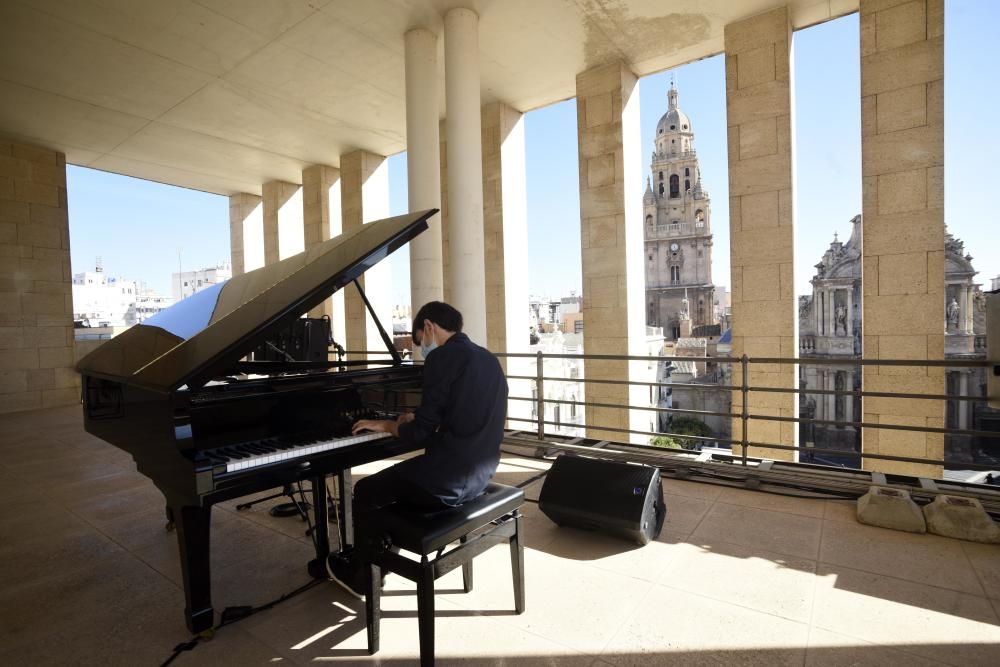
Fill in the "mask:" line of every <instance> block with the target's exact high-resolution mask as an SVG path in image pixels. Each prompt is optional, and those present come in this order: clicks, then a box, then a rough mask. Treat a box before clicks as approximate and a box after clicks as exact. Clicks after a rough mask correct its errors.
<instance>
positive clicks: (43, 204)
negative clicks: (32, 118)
mask: <svg viewBox="0 0 1000 667" xmlns="http://www.w3.org/2000/svg"><path fill="white" fill-rule="evenodd" d="M67 210H68V209H67V202H66V156H65V155H63V154H62V153H56V152H55V151H50V150H47V149H44V148H40V147H37V146H29V145H25V144H10V143H6V142H3V141H0V414H2V413H8V412H17V411H20V410H33V409H36V408H47V407H54V406H59V405H72V404H74V403H78V402H79V401H80V376H79V375H77V373H76V371H75V370H74V368H73V364H74V353H73V345H74V336H73V289H72V281H73V275H72V270H71V268H70V259H69V218H68V214H67Z"/></svg>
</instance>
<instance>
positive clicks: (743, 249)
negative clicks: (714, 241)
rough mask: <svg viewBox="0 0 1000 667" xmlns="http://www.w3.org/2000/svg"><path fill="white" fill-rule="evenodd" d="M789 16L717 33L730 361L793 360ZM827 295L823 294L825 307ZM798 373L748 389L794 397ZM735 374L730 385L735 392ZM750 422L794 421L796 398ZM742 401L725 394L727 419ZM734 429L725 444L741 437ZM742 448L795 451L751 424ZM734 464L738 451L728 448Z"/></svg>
mask: <svg viewBox="0 0 1000 667" xmlns="http://www.w3.org/2000/svg"><path fill="white" fill-rule="evenodd" d="M790 45H791V30H790V25H789V21H788V10H787V8H785V7H782V8H780V9H775V10H772V11H769V12H766V13H764V14H759V15H757V16H754V17H752V18H749V19H746V20H743V21H739V22H737V23H731V24H729V25H727V26H726V28H725V48H726V114H727V124H728V126H729V195H730V201H729V219H730V244H731V250H730V256H731V266H732V280H733V296H732V299H733V302H732V303H733V323H732V328H733V352H732V354H733V356H735V357H739V356H742V355H744V354H746V355H749V356H750V357H751V358H753V357H795V356H797V354H798V344H797V339H798V335H797V333H798V332H797V326H796V319H795V317H796V307H795V306H796V303H795V291H794V286H793V275H794V274H793V271H792V252H793V248H794V242H793V231H792V229H793V228H792V148H791V144H792V130H791V80H790V77H789V70H790V56H791V52H790ZM832 294H833V292H831V293H830V295H831V298H832ZM796 374H797V369H796V367H795V366H793V365H791V364H788V365H776V364H775V365H770V364H767V365H764V364H753V365H751V367H750V378H749V382H750V385H751V386H763V387H786V388H788V389H795V388H797V387H798V381H797V379H796ZM741 382H742V376H741V373H740V368H739V366H738V365H737V366H735V367H734V373H733V384H736V385H738V384H740V383H741ZM748 408H749V411H750V414H755V415H768V416H780V417H797V416H798V400H797V397H796V395H795V394H779V393H764V392H757V393H754V392H751V393H750V400H749V402H748ZM740 410H742V395H741V394H740V393H739V392H733V412H739V411H740ZM740 429H741V425H740V423H739V420H735V421H734V424H733V438H739V437H740ZM748 439H749V440H751V441H755V442H764V443H768V444H772V443H773V444H780V445H794V444H795V442H796V428H795V424H794V423H792V422H776V421H762V420H751V421H750V424H749V429H748ZM733 453H734V454H742V448H741V447H739V446H736V445H734V446H733ZM748 453H749V454H750V455H752V456H763V457H766V458H772V459H786V460H790V459H794V458H795V456H794V452H791V451H782V450H775V449H763V448H750V451H749V452H748Z"/></svg>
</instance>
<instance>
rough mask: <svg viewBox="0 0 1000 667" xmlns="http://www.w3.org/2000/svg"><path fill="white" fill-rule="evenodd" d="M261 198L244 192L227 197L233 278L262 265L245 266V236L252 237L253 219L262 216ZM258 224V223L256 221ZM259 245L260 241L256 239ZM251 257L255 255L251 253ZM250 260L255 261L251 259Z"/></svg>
mask: <svg viewBox="0 0 1000 667" xmlns="http://www.w3.org/2000/svg"><path fill="white" fill-rule="evenodd" d="M260 202H261V198H260V197H258V196H257V195H251V194H248V193H246V192H240V193H239V194H235V195H229V256H230V258H231V259H230V261H231V262H232V267H233V276H238V275H240V274H242V273H246V272H247V271H252V270H254V269H256V268H259V267H260V266H263V264H257V263H256V262H254V263H252V264H251V265H250V266H247V261H246V260H247V248H246V239H247V236H250V235H252V233H253V231H254V230H252V229H250V228H252V227H255V225H254V224H253V218H260V216H262V215H263V212H262V210H261V203H260ZM258 224H259V221H258ZM256 241H257V244H258V245H259V244H260V243H261V242H262V240H261V239H256ZM251 254H252V255H256V253H254V252H253V251H251ZM252 259H256V257H253V258H252Z"/></svg>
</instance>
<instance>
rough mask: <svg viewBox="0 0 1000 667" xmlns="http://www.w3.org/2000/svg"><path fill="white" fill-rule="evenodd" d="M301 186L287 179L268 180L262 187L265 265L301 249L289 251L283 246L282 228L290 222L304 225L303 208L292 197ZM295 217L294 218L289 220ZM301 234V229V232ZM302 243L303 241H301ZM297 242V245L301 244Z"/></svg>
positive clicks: (299, 225)
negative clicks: (286, 180)
mask: <svg viewBox="0 0 1000 667" xmlns="http://www.w3.org/2000/svg"><path fill="white" fill-rule="evenodd" d="M299 189H300V186H299V185H296V184H295V183H288V182H285V181H268V182H267V183H264V186H263V188H262V192H263V197H262V199H263V204H264V265H265V266H269V265H271V264H274V263H275V262H277V261H279V260H282V259H284V258H285V257H289V256H291V255H294V254H295V253H296V252H299V251H301V248H298V249H297V250H295V251H294V252H288V251H287V249H286V248H282V247H281V242H280V239H281V236H282V234H281V229H282V227H284V225H286V224H288V223H289V222H292V223H293V224H294V223H298V225H297V226H298V227H299V228H300V229H301V226H302V209H301V206H299V207H296V206H295V202H293V201H292V199H293V198H294V197H295V196H296V195H297V194H298V193H299ZM287 218H294V220H287ZM299 234H301V231H300V232H299ZM300 244H301V242H300ZM300 244H296V245H300Z"/></svg>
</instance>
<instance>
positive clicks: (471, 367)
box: [395, 332, 507, 505]
mask: <svg viewBox="0 0 1000 667" xmlns="http://www.w3.org/2000/svg"><path fill="white" fill-rule="evenodd" d="M506 415H507V378H505V377H504V374H503V369H502V368H501V367H500V363H499V362H498V361H497V359H496V357H494V356H493V355H492V354H490V352H489V350H486V349H485V348H482V347H480V346H478V345H476V344H475V343H473V342H472V341H471V340H469V337H468V336H466V335H465V334H464V333H460V332H459V333H455V334H453V335H452V336H451V338H449V339H448V340H447V341H445V343H444V345H441V346H440V347H438V348H437V349H435V350H434V351H432V352H431V353H430V354H429V355H427V359H426V360H425V361H424V373H423V397H422V398H421V401H420V407H419V408H417V410H416V412H415V413H414V420H413V421H411V422H409V423H407V424H403V425H402V426H400V427H399V437H400V438H401V439H403V440H406V441H408V442H411V443H413V444H418V445H422V446H423V447H424V454H422V455H420V456H416V457H414V458H412V459H408V460H406V461H402V462H401V463H399V464H397V465H396V466H395V467H396V468H398V469H399V472H400V473H402V474H403V476H404V477H405V478H406V479H407V480H409V481H410V482H412V483H413V484H415V485H416V486H418V487H419V488H421V489H423V490H425V491H427V492H428V493H430V494H431V495H433V496H436V497H437V498H439V499H440V500H441V502H442V503H444V504H445V505H461V504H462V503H464V502H466V501H467V500H472V499H473V498H475V497H477V496H479V495H480V494H481V493H482V492H483V490H484V489H485V488H486V485H487V484H488V483H489V481H490V479H492V478H493V475H494V473H496V470H497V465H498V464H499V463H500V443H501V441H502V440H503V425H504V420H505V419H506Z"/></svg>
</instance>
